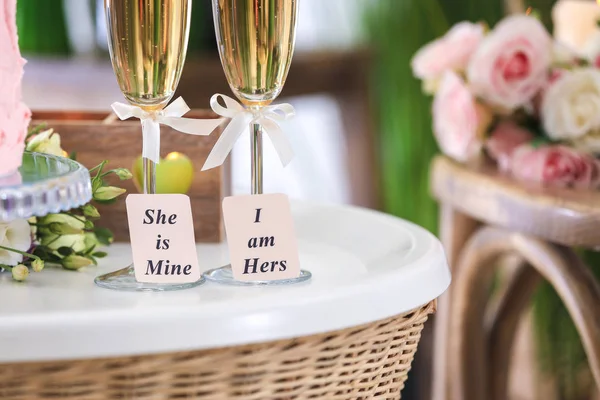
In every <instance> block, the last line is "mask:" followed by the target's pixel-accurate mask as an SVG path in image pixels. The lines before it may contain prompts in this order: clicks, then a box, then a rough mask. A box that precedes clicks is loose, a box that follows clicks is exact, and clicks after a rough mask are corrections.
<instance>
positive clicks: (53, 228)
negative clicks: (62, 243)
mask: <svg viewBox="0 0 600 400" xmlns="http://www.w3.org/2000/svg"><path fill="white" fill-rule="evenodd" d="M48 229H49V230H50V232H52V233H54V234H56V235H77V234H79V233H83V231H82V230H81V229H79V228H76V227H73V226H71V225H69V224H63V223H61V222H52V223H51V224H50V225H48Z"/></svg>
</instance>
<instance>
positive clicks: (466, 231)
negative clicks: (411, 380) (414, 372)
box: [432, 204, 478, 400]
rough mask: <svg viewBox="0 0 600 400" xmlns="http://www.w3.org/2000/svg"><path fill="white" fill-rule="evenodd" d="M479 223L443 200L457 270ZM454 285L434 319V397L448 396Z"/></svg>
mask: <svg viewBox="0 0 600 400" xmlns="http://www.w3.org/2000/svg"><path fill="white" fill-rule="evenodd" d="M477 226H478V223H477V222H476V221H475V220H474V219H472V218H470V217H468V216H467V215H465V214H462V213H460V212H458V211H456V210H455V209H453V208H452V207H450V206H448V205H444V204H442V206H441V209H440V238H441V241H442V243H443V245H444V249H445V251H446V256H447V257H448V263H449V264H450V268H451V269H452V271H454V268H455V266H456V261H457V258H458V254H460V251H461V250H462V248H463V246H464V245H465V243H466V242H467V240H468V239H469V237H470V236H471V235H472V234H473V232H474V231H475V230H476V229H477ZM451 291H452V285H451V286H450V287H449V288H448V290H447V291H446V293H444V294H443V295H442V296H441V297H440V299H439V303H438V309H437V313H436V314H435V316H434V317H433V319H434V339H433V340H434V343H433V387H432V399H433V400H446V399H447V398H448V379H447V376H446V371H447V362H448V361H447V360H448V358H447V351H448V344H447V342H448V324H449V316H450V302H451V300H450V299H451V296H452V295H451Z"/></svg>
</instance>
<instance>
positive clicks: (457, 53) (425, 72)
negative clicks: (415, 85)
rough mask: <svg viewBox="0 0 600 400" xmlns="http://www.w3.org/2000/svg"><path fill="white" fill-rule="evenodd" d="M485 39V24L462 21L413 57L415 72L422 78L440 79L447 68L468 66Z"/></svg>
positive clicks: (460, 68)
mask: <svg viewBox="0 0 600 400" xmlns="http://www.w3.org/2000/svg"><path fill="white" fill-rule="evenodd" d="M482 39H483V26H481V25H480V24H473V23H471V22H461V23H458V24H456V25H454V27H453V28H452V29H450V30H449V31H448V33H446V35H445V36H443V37H442V38H440V39H437V40H435V41H433V42H431V43H429V44H427V45H425V47H423V48H421V49H420V50H419V51H418V52H417V54H415V56H414V58H413V59H412V62H411V65H412V70H413V74H414V75H415V76H416V77H417V78H420V79H438V78H440V77H441V76H442V74H443V73H444V72H445V71H447V70H455V71H462V70H465V69H466V68H467V65H468V63H469V59H470V58H471V55H472V54H473V53H474V52H475V49H476V48H477V46H479V43H480V42H481V40H482Z"/></svg>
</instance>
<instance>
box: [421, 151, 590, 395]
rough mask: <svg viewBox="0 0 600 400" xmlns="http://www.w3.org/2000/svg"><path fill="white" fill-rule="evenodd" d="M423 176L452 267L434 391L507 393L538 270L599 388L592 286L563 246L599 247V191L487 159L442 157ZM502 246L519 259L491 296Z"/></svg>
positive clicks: (439, 321) (441, 315)
mask: <svg viewBox="0 0 600 400" xmlns="http://www.w3.org/2000/svg"><path fill="white" fill-rule="evenodd" d="M431 180H432V183H431V184H432V191H433V194H434V196H435V197H436V198H437V199H438V200H439V201H440V203H441V229H440V232H441V238H442V242H443V243H444V246H445V247H446V252H447V256H448V261H449V262H450V265H451V268H452V275H453V285H452V286H451V288H450V290H449V291H447V292H446V293H447V294H446V295H445V296H446V297H445V298H444V297H443V298H442V300H441V301H440V304H439V308H438V314H437V318H436V326H435V335H436V338H435V352H434V354H435V359H434V387H433V399H434V400H445V399H456V400H482V399H490V400H506V399H507V381H508V365H509V361H510V355H511V351H510V350H511V346H512V343H513V339H514V336H515V332H516V328H517V323H518V321H519V319H520V317H521V316H522V311H523V310H524V309H525V308H526V307H527V306H528V305H529V304H530V298H531V295H532V293H533V291H534V289H535V287H536V285H537V283H538V282H539V281H540V279H546V280H547V281H549V282H550V284H551V285H552V286H553V287H554V288H555V289H556V291H557V292H558V294H559V296H560V297H561V298H562V300H563V302H564V303H565V305H566V307H567V309H568V310H569V313H570V314H571V317H572V318H573V321H574V322H575V325H576V327H577V330H578V332H579V334H580V336H581V340H582V342H583V346H584V348H585V351H586V353H587V356H588V360H589V364H590V368H591V371H592V374H593V376H594V379H595V382H596V385H597V386H598V387H600V307H599V306H598V305H599V304H600V286H599V285H598V283H597V282H596V280H595V278H594V277H593V276H592V274H591V272H590V270H589V268H588V267H587V266H586V265H584V264H583V262H582V261H581V260H580V259H579V258H578V257H577V255H576V254H575V253H574V252H573V251H572V250H571V248H573V247H579V248H597V247H598V246H600V193H599V192H592V191H586V192H582V191H575V190H568V189H553V188H542V187H539V186H534V185H530V186H528V185H525V184H521V183H517V182H515V181H513V180H511V179H510V178H509V177H507V176H503V175H501V174H500V173H499V172H498V171H497V170H496V168H495V167H494V166H489V165H482V166H478V167H467V166H464V165H460V164H457V163H455V162H453V161H451V160H450V159H448V158H446V157H441V156H440V157H437V158H436V159H435V160H434V162H433V164H432V174H431ZM506 254H516V255H517V256H518V257H519V258H518V260H519V263H518V265H517V266H516V268H515V269H514V270H512V272H511V274H510V276H509V278H508V283H507V284H506V285H504V287H503V288H502V290H501V291H500V294H499V300H498V301H497V302H494V303H490V302H489V297H490V296H489V287H490V285H491V283H492V279H493V272H494V266H495V265H497V264H498V263H497V262H496V261H497V260H498V258H499V257H501V256H504V255H506Z"/></svg>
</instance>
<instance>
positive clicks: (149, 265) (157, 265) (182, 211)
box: [126, 194, 201, 283]
mask: <svg viewBox="0 0 600 400" xmlns="http://www.w3.org/2000/svg"><path fill="white" fill-rule="evenodd" d="M126 203H127V218H128V220H129V233H130V237H131V247H132V249H133V266H134V269H135V279H136V280H137V281H138V282H147V283H189V282H196V281H198V280H199V279H200V276H201V274H200V267H199V265H198V255H197V253H196V239H195V237H194V222H193V219H192V207H191V204H190V198H189V197H188V196H186V195H183V194H130V195H129V196H127V201H126Z"/></svg>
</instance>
